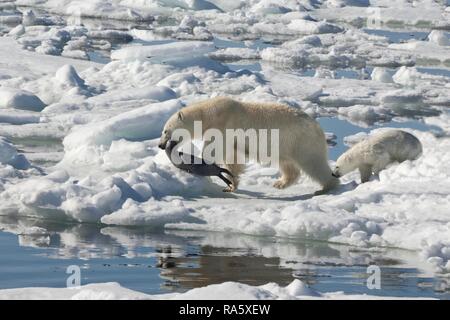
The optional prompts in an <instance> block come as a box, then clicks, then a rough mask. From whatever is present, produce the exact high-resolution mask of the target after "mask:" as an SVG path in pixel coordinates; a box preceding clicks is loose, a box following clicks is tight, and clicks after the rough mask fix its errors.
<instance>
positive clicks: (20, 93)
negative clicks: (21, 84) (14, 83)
mask: <svg viewBox="0 0 450 320" xmlns="http://www.w3.org/2000/svg"><path fill="white" fill-rule="evenodd" d="M0 108H14V109H21V110H28V111H36V112H40V111H42V110H43V109H44V108H45V103H44V102H42V100H41V99H39V97H37V96H36V95H34V94H33V93H31V92H29V91H25V90H19V89H14V88H5V87H0Z"/></svg>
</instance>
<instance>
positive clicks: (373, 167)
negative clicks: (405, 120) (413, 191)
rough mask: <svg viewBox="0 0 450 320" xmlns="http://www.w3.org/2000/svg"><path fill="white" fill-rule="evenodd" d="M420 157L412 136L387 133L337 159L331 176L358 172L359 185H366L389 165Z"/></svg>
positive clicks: (396, 132) (360, 143) (403, 132)
mask: <svg viewBox="0 0 450 320" xmlns="http://www.w3.org/2000/svg"><path fill="white" fill-rule="evenodd" d="M421 153H422V144H421V143H420V141H419V139H417V138H416V137H415V136H413V135H412V134H410V133H408V132H405V131H401V130H389V131H385V132H382V133H379V134H376V135H373V136H371V137H369V138H368V139H365V140H363V141H361V142H358V143H357V144H355V145H354V146H352V147H351V148H350V149H349V150H347V151H346V152H345V153H344V154H343V155H341V156H340V157H339V159H338V160H337V162H336V168H335V170H334V172H333V174H334V175H335V176H336V177H340V176H342V175H344V174H347V173H349V172H351V171H353V170H355V169H359V172H360V174H361V182H367V181H369V179H370V176H371V175H372V173H375V174H378V173H379V172H380V171H381V170H383V169H384V168H386V167H387V165H388V164H390V163H393V162H403V161H405V160H415V159H417V158H418V157H419V156H420V154H421Z"/></svg>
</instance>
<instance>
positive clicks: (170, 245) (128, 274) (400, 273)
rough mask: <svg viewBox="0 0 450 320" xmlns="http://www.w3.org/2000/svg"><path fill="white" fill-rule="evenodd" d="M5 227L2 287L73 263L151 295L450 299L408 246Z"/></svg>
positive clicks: (61, 272)
mask: <svg viewBox="0 0 450 320" xmlns="http://www.w3.org/2000/svg"><path fill="white" fill-rule="evenodd" d="M0 229H1V230H3V231H4V232H0V238H1V239H2V244H1V247H0V251H1V252H2V255H0V288H8V287H14V286H15V287H17V286H24V287H25V286H37V285H39V286H56V287H62V286H64V283H65V277H66V275H65V268H66V267H67V266H68V265H71V264H78V265H80V266H82V268H83V275H84V277H83V281H82V283H91V282H106V281H117V282H119V283H120V284H121V285H123V286H125V287H128V288H131V289H134V290H140V291H144V292H148V293H161V292H168V291H185V290H187V289H190V288H195V287H201V286H206V285H209V284H214V283H221V282H225V281H239V282H243V283H247V284H251V285H261V284H265V283H268V282H277V283H279V284H281V285H287V284H288V283H290V282H291V281H292V280H293V279H294V278H299V279H301V280H302V281H304V282H306V283H308V284H309V285H311V286H312V287H313V288H315V289H317V290H319V291H327V292H330V291H345V292H353V293H370V294H379V295H411V296H414V295H416V296H417V295H420V296H436V295H439V297H441V298H442V297H444V298H448V297H449V291H448V283H447V282H446V281H445V279H437V278H432V277H431V276H430V275H427V274H424V273H423V272H422V271H419V270H417V269H416V267H412V266H417V265H420V263H419V262H418V258H417V254H416V253H415V252H409V251H404V250H397V249H377V250H362V251H361V250H357V249H356V248H354V247H349V246H342V245H336V244H330V243H325V242H313V241H302V242H299V241H289V240H287V239H278V238H270V237H251V236H244V235H235V234H234V235H233V234H226V233H215V232H191V231H179V230H166V231H165V232H159V233H154V232H151V231H149V230H146V229H145V228H122V227H105V226H99V225H90V224H61V223H60V222H52V221H43V220H34V219H23V218H21V219H16V218H11V217H0ZM7 233H10V235H9V236H8V237H5V235H7ZM11 234H14V235H17V237H18V241H17V239H16V240H14V237H15V236H11ZM8 239H10V240H9V241H8ZM24 248H25V249H26V250H25V251H24V250H23V249H24ZM372 264H376V265H378V266H380V267H381V268H382V271H383V272H382V283H383V290H381V291H380V292H376V293H374V292H369V290H368V289H367V287H366V284H365V282H366V279H367V274H366V268H367V266H368V265H372Z"/></svg>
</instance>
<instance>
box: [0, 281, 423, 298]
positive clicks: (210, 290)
mask: <svg viewBox="0 0 450 320" xmlns="http://www.w3.org/2000/svg"><path fill="white" fill-rule="evenodd" d="M380 298H381V299H386V300H398V299H400V298H398V297H380V296H372V295H351V294H350V295H345V294H343V293H342V292H326V293H319V292H316V291H314V290H312V289H310V288H309V287H308V286H307V285H306V284H304V283H303V282H302V281H300V280H298V279H296V280H294V281H292V283H290V284H289V285H288V286H286V287H281V286H279V285H277V284H276V283H268V284H265V285H262V286H250V285H246V284H243V283H238V282H224V283H221V284H213V285H209V286H206V287H201V288H196V289H191V290H189V291H187V292H185V293H169V294H163V295H148V294H144V293H140V292H137V291H133V290H129V289H126V288H124V287H122V286H120V284H118V283H116V282H108V283H98V284H97V283H96V284H87V285H84V286H80V287H73V288H64V289H62V288H22V289H4V290H0V300H6V299H20V300H35V299H39V300H205V299H207V300H230V299H231V300H280V299H283V300H310V299H338V300H341V299H349V300H365V299H367V300H370V299H380ZM419 299H420V298H419ZM422 299H423V298H422Z"/></svg>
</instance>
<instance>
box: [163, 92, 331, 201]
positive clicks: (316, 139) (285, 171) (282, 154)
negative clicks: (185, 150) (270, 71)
mask: <svg viewBox="0 0 450 320" xmlns="http://www.w3.org/2000/svg"><path fill="white" fill-rule="evenodd" d="M194 121H202V130H203V133H204V132H205V131H206V130H208V129H210V128H215V129H218V130H220V131H221V132H222V133H223V134H225V132H226V131H225V130H226V129H234V130H236V129H244V130H247V129H249V128H252V129H255V130H256V131H258V129H267V130H271V129H278V130H279V161H278V163H279V169H280V171H281V174H282V176H281V178H280V179H279V180H278V181H277V182H276V183H275V184H274V187H276V188H279V189H283V188H286V187H288V186H290V185H292V184H293V183H295V182H296V181H297V180H298V178H299V175H300V171H303V172H304V173H306V174H307V175H308V176H310V177H311V178H312V179H313V180H315V181H317V182H318V183H319V184H320V185H321V186H322V187H323V190H322V192H324V191H327V190H329V189H331V188H333V187H335V186H336V185H338V184H339V179H337V178H335V177H333V175H332V171H331V168H330V167H329V165H328V146H327V142H326V138H325V134H324V132H323V130H322V129H321V128H320V126H319V124H318V123H317V122H316V121H314V120H313V119H312V118H311V117H309V116H308V115H307V114H306V113H304V112H302V111H300V110H297V109H293V108H290V107H288V106H285V105H282V104H276V103H249V102H240V101H236V100H233V99H230V98H224V97H219V98H213V99H209V100H206V101H202V102H199V103H196V104H193V105H190V106H187V107H185V108H183V109H182V110H181V111H180V112H178V113H176V114H174V115H172V117H171V118H170V119H169V120H168V121H167V123H166V124H165V126H164V129H163V133H162V135H161V140H160V147H161V148H164V147H165V145H166V143H167V142H168V141H169V140H170V138H171V135H172V132H173V131H174V130H175V129H186V130H188V131H189V132H190V134H191V136H192V135H193V134H194V132H193V123H194ZM203 133H202V134H203ZM268 149H269V150H268V152H269V153H270V152H271V151H270V144H269V146H268ZM238 151H239V150H236V149H235V154H236V152H238ZM247 156H248V154H247ZM250 156H251V155H250ZM225 157H226V155H225ZM253 160H255V161H258V159H253ZM225 167H226V168H227V169H228V170H229V171H230V172H231V173H232V174H233V176H234V179H233V184H232V186H231V187H230V188H228V189H226V190H224V191H234V190H236V188H237V186H238V183H239V175H240V174H241V173H242V172H243V170H244V168H245V166H244V165H242V164H235V163H226V164H225Z"/></svg>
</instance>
